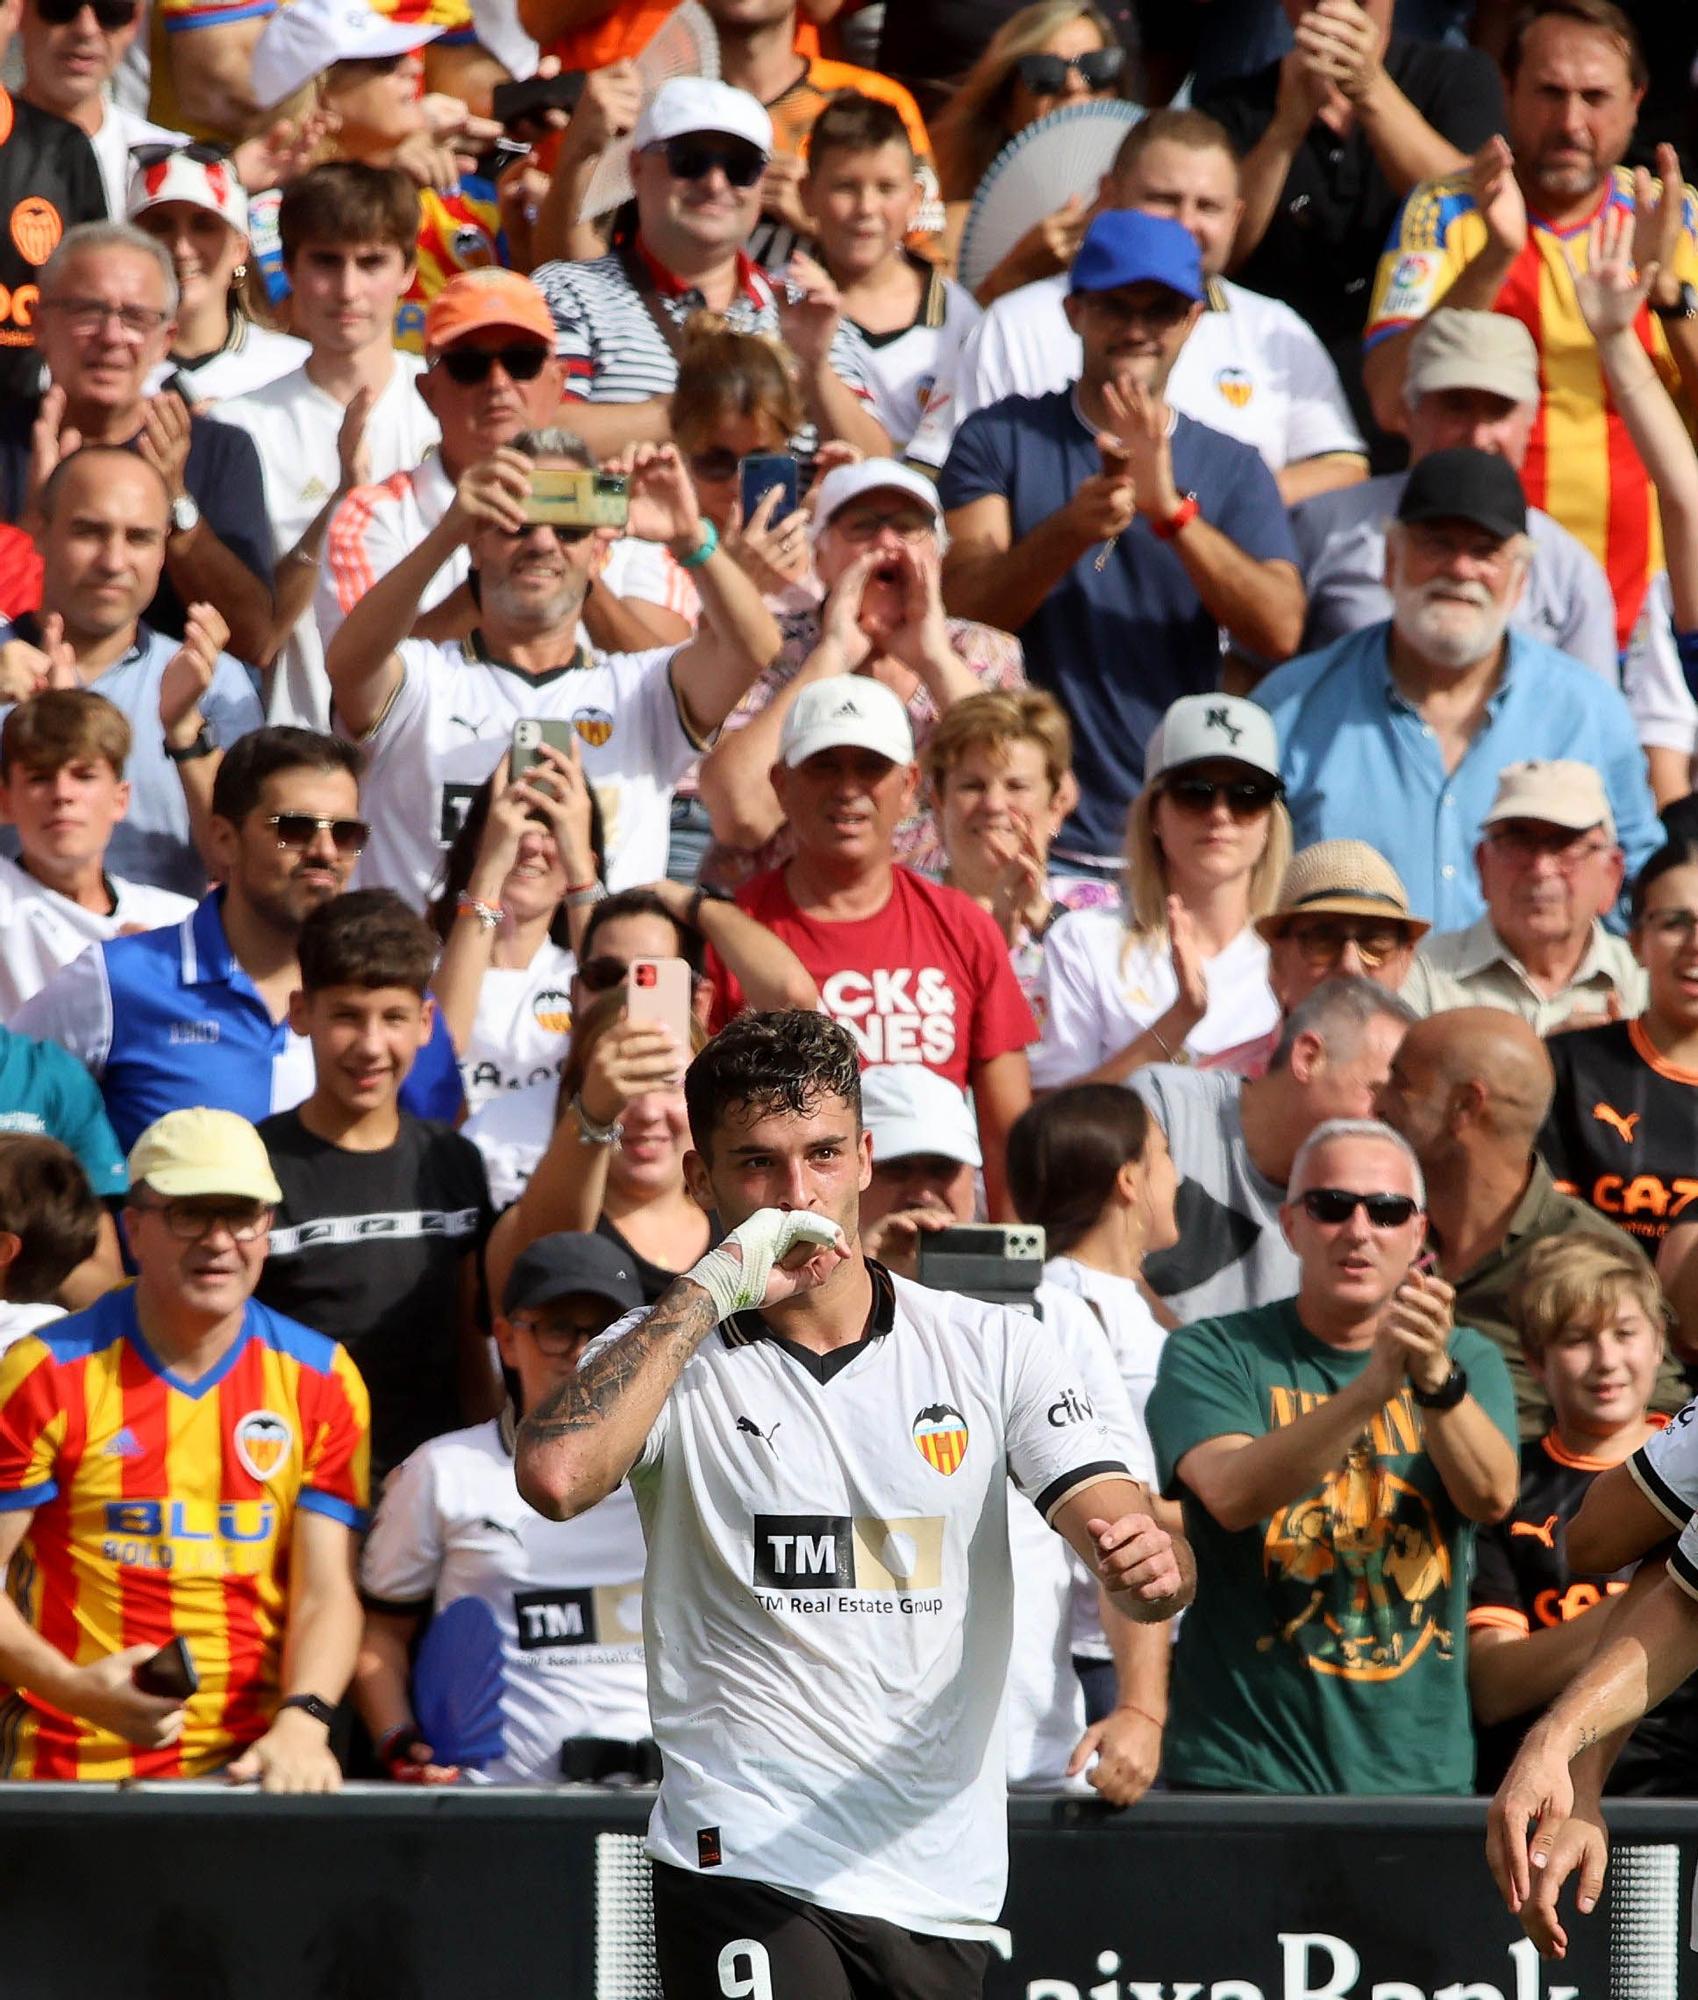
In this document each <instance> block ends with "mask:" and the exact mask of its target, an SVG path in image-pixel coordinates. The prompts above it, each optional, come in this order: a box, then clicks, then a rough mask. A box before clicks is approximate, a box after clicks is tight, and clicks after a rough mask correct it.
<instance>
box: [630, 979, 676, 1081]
mask: <svg viewBox="0 0 1698 2000" xmlns="http://www.w3.org/2000/svg"><path fill="white" fill-rule="evenodd" d="M625 1018H626V1019H627V1020H628V1021H658V1022H659V1023H660V1024H661V1026H662V1027H667V1028H670V1029H671V1030H672V1032H673V1034H674V1036H675V1037H676V1038H677V1042H678V1046H679V1048H681V1049H682V1050H683V1052H684V1060H685V1061H686V1062H688V1061H689V1060H690V968H689V966H688V965H687V964H686V963H685V962H684V960H683V959H681V958H634V959H632V961H631V969H630V971H629V972H628V973H627V974H626V975H625Z"/></svg>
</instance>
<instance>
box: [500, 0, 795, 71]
mask: <svg viewBox="0 0 1698 2000" xmlns="http://www.w3.org/2000/svg"><path fill="white" fill-rule="evenodd" d="M677 5H678V0H615V4H614V5H612V6H611V7H609V8H608V10H607V12H606V13H605V14H604V15H603V16H602V18H601V19H600V20H599V21H590V22H587V23H586V24H585V25H584V26H583V27H580V28H568V29H567V30H566V32H565V33H564V34H562V35H557V36H556V37H555V38H554V40H553V41H552V42H549V43H547V44H546V46H545V48H544V51H543V53H544V54H545V55H552V56H558V57H559V58H560V66H561V68H562V69H605V68H606V67H607V65H608V64H609V63H616V62H624V61H626V60H627V59H628V58H629V57H631V56H634V55H639V54H641V52H642V51H643V50H644V49H646V48H647V47H648V45H649V43H650V42H651V41H653V40H654V37H655V34H656V31H657V30H658V29H659V27H660V25H661V23H662V22H663V21H664V20H665V19H666V17H667V15H668V14H670V13H671V12H672V10H673V8H675V7H676V6H677ZM530 11H531V10H530V9H529V8H527V7H526V6H524V5H523V4H522V0H521V5H520V8H519V21H520V25H521V26H522V27H523V28H524V30H525V33H526V34H527V35H529V36H530V37H531V38H532V39H533V40H534V41H538V42H541V41H542V40H543V37H542V36H541V35H539V34H537V32H536V28H535V26H534V25H533V22H534V20H535V16H534V15H533V17H532V20H531V21H527V20H526V19H525V16H526V15H527V13H530ZM819 45H820V35H819V30H818V28H816V27H815V26H814V24H813V22H812V21H804V20H800V19H798V21H797V23H796V52H797V54H798V55H804V56H811V55H815V54H817V53H818V50H819Z"/></svg>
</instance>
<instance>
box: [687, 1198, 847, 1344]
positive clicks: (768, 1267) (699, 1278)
mask: <svg viewBox="0 0 1698 2000" xmlns="http://www.w3.org/2000/svg"><path fill="white" fill-rule="evenodd" d="M838 1240H839V1235H838V1228H837V1224H836V1223H835V1222H828V1221H827V1220H826V1218H825V1217H824V1216H823V1215H808V1214H806V1213H805V1212H804V1211H802V1210H801V1209H782V1208H762V1209H757V1210H756V1211H755V1213H754V1214H753V1215H751V1216H750V1217H749V1219H748V1221H747V1222H744V1223H740V1224H739V1225H738V1227H737V1228H735V1229H733V1230H732V1231H731V1233H730V1235H729V1236H727V1237H726V1239H725V1241H724V1242H723V1243H721V1244H720V1245H719V1246H718V1247H717V1248H716V1249H713V1250H710V1251H709V1252H708V1253H707V1255H706V1256H705V1257H703V1258H701V1259H699V1260H698V1261H697V1262H696V1263H694V1264H692V1265H691V1266H690V1268H689V1270H688V1271H686V1272H685V1273H684V1275H685V1277H687V1278H688V1279H689V1280H690V1282H691V1283H692V1284H694V1285H700V1286H701V1288H702V1290H703V1291H704V1292H706V1293H707V1295H708V1297H709V1298H710V1299H712V1300H713V1310H714V1318H715V1319H716V1320H727V1319H729V1318H730V1317H731V1315H732V1314H733V1313H740V1312H747V1311H748V1310H749V1308H750V1307H751V1306H759V1305H762V1304H764V1303H765V1301H766V1288H767V1281H768V1279H770V1278H771V1276H772V1267H773V1265H774V1264H776V1263H777V1262H778V1260H779V1259H780V1258H781V1257H783V1256H786V1255H787V1254H788V1253H789V1252H790V1251H791V1250H793V1249H794V1248H795V1247H796V1245H797V1244H798V1243H811V1244H815V1245H817V1246H818V1247H819V1248H821V1249H823V1248H824V1247H825V1246H826V1245H827V1244H828V1243H836V1242H837V1241H838Z"/></svg>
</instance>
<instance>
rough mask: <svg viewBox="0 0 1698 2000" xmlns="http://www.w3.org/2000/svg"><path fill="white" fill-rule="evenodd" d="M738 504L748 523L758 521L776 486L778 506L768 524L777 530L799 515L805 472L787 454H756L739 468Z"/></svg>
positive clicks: (746, 459) (752, 453)
mask: <svg viewBox="0 0 1698 2000" xmlns="http://www.w3.org/2000/svg"><path fill="white" fill-rule="evenodd" d="M737 478H738V501H739V504H740V505H741V507H742V509H743V519H744V521H745V522H748V521H752V520H753V519H754V518H755V510H756V509H757V508H758V507H759V506H760V504H761V502H762V501H763V500H764V499H765V498H766V496H767V495H768V494H769V493H770V492H771V491H772V489H773V488H774V487H775V486H776V487H777V488H778V492H779V499H778V503H777V505H776V506H775V507H774V508H773V510H772V514H771V517H770V518H769V519H768V521H767V526H768V527H769V528H775V527H777V525H778V524H779V522H780V521H785V520H788V519H789V518H790V516H791V515H792V514H794V513H795V511H796V509H797V507H798V506H799V505H800V504H801V485H802V481H801V468H800V467H799V466H798V465H797V463H796V461H795V459H794V458H792V457H791V455H790V453H789V452H787V451H752V452H750V454H749V455H748V457H747V458H745V459H744V460H742V462H741V463H740V464H739V466H738V468H737Z"/></svg>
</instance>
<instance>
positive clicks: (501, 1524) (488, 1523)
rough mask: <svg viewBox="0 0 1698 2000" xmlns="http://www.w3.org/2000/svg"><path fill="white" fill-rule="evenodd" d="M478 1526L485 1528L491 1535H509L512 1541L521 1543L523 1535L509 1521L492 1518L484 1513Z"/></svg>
mask: <svg viewBox="0 0 1698 2000" xmlns="http://www.w3.org/2000/svg"><path fill="white" fill-rule="evenodd" d="M478 1526H479V1527H480V1528H487V1529H488V1530H489V1532H490V1533H491V1534H492V1535H511V1536H512V1537H513V1539H514V1541H516V1542H518V1543H520V1544H521V1546H522V1545H523V1542H524V1537H523V1536H522V1535H521V1534H520V1533H519V1531H518V1529H517V1528H515V1527H514V1526H513V1524H512V1523H511V1522H510V1521H496V1520H492V1519H491V1518H490V1517H489V1516H488V1515H487V1514H486V1515H485V1516H484V1518H483V1519H482V1520H481V1521H480V1522H479V1523H478Z"/></svg>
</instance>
